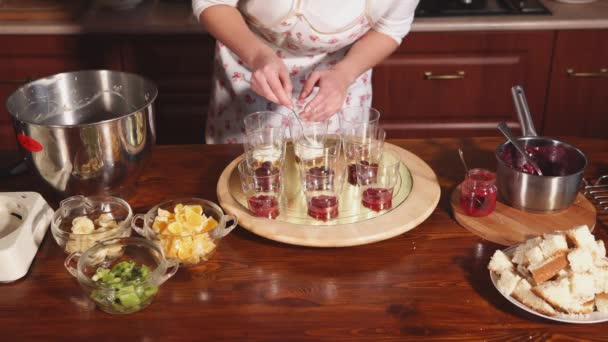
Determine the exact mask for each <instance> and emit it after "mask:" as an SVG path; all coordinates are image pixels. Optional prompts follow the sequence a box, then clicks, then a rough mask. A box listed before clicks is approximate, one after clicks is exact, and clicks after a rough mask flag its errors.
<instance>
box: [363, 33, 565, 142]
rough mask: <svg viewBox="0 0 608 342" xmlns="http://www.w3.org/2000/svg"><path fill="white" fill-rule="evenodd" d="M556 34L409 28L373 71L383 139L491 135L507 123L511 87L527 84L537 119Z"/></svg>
mask: <svg viewBox="0 0 608 342" xmlns="http://www.w3.org/2000/svg"><path fill="white" fill-rule="evenodd" d="M554 35H555V33H554V32H553V31H538V32H450V33H411V34H410V35H408V36H407V37H406V38H405V41H404V43H403V44H402V45H401V46H400V47H399V49H398V50H397V51H396V52H395V53H394V54H393V55H392V56H390V57H389V58H387V59H386V60H385V61H384V62H382V63H381V64H380V65H378V66H377V67H376V68H375V70H374V75H373V85H374V95H373V99H374V100H373V101H374V102H373V105H374V107H376V108H378V109H379V110H380V112H381V113H382V117H381V122H382V125H383V126H384V128H385V129H386V130H387V134H388V136H389V137H390V138H410V137H437V136H475V135H497V134H499V132H498V130H497V129H496V125H497V123H498V122H500V121H507V122H509V123H511V124H512V125H514V126H516V127H517V126H519V125H518V124H517V123H516V122H517V119H516V115H515V110H514V107H513V101H512V98H511V92H510V89H511V87H512V86H513V85H516V84H520V85H522V86H523V87H524V89H525V90H526V93H527V95H528V101H529V105H530V107H531V111H532V112H533V113H534V121H535V123H536V125H537V126H538V127H541V126H540V125H541V124H542V122H543V119H544V118H543V113H544V99H545V95H546V85H547V81H548V79H549V71H550V60H551V52H552V46H553V39H554Z"/></svg>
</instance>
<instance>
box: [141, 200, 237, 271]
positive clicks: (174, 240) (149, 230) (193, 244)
mask: <svg viewBox="0 0 608 342" xmlns="http://www.w3.org/2000/svg"><path fill="white" fill-rule="evenodd" d="M180 204H181V205H184V206H185V205H195V206H197V205H198V206H201V208H202V212H203V214H204V215H205V216H207V217H211V218H213V219H214V220H215V221H216V222H217V225H216V226H215V228H213V229H210V230H205V229H203V231H202V232H200V233H196V234H184V233H182V234H171V233H169V232H168V231H169V229H165V230H164V231H163V232H162V233H157V232H156V231H155V229H153V225H154V221H155V218H156V217H157V216H158V215H159V209H161V210H165V211H169V212H171V213H173V212H174V209H175V207H176V206H177V205H180ZM140 220H142V221H143V226H138V225H137V222H138V221H140ZM229 222H231V223H230V225H228V226H227V224H228V223H229ZM237 224H238V220H237V218H236V217H234V216H232V215H226V214H224V211H223V210H222V208H220V207H219V206H218V205H217V204H215V203H213V202H211V201H207V200H204V199H200V198H178V199H174V200H170V201H166V202H163V203H160V204H158V205H156V206H155V207H153V208H152V209H150V210H149V211H148V212H147V213H146V214H145V215H143V214H136V215H134V216H133V220H132V221H131V227H132V228H133V229H134V230H135V231H136V232H137V233H139V235H141V236H143V237H145V238H146V239H149V240H151V241H154V242H155V243H157V244H158V245H159V246H160V247H161V248H162V249H163V252H164V253H165V255H167V257H169V258H177V259H179V260H180V265H181V266H194V265H198V264H200V263H203V262H205V261H207V260H209V259H210V258H211V257H212V256H213V254H214V252H215V250H216V249H217V246H218V245H219V243H220V240H221V239H222V238H223V237H225V236H226V235H228V234H229V233H230V232H231V231H232V230H233V229H234V228H235V227H236V225H237Z"/></svg>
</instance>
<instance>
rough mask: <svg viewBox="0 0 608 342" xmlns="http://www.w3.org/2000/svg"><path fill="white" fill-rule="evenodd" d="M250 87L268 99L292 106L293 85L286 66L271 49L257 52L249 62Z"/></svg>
mask: <svg viewBox="0 0 608 342" xmlns="http://www.w3.org/2000/svg"><path fill="white" fill-rule="evenodd" d="M251 71H252V73H251V89H252V90H253V91H255V92H256V93H257V94H258V95H260V96H263V97H265V98H267V99H268V100H270V101H272V102H275V103H279V104H282V105H283V106H285V107H288V108H293V102H292V101H291V91H292V90H293V86H292V84H291V79H290V78H289V73H288V72H287V67H286V66H285V63H283V60H281V59H280V58H279V57H278V56H277V55H276V54H275V53H274V51H272V50H269V51H265V52H262V53H258V54H257V55H256V56H255V58H253V60H252V62H251Z"/></svg>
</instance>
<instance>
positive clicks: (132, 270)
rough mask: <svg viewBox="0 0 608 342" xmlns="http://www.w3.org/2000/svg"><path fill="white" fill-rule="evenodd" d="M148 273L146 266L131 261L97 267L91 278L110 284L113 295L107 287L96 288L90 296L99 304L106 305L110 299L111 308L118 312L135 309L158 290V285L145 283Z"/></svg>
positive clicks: (103, 283)
mask: <svg viewBox="0 0 608 342" xmlns="http://www.w3.org/2000/svg"><path fill="white" fill-rule="evenodd" d="M150 273H151V272H150V268H149V267H148V266H146V265H139V264H136V263H135V262H133V261H121V262H119V263H118V264H116V265H114V266H113V267H112V268H111V269H110V268H104V267H99V268H98V269H97V271H96V272H95V275H93V277H91V279H92V280H93V281H94V282H96V283H98V284H101V285H106V286H108V285H109V286H111V288H112V289H113V290H114V291H113V292H114V293H113V294H114V295H113V296H110V295H109V291H108V290H107V289H96V290H94V291H93V292H92V293H91V298H92V299H93V300H94V301H96V302H98V303H99V304H100V305H107V304H108V301H109V300H111V302H112V303H111V305H112V308H113V309H114V310H116V311H118V312H124V313H128V312H134V311H137V310H139V309H141V307H142V306H144V305H145V304H147V303H148V301H149V300H150V299H152V297H153V296H154V295H155V294H156V292H158V286H155V285H150V284H147V280H148V277H149V276H150ZM112 297H113V298H112Z"/></svg>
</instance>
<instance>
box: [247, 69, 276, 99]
mask: <svg viewBox="0 0 608 342" xmlns="http://www.w3.org/2000/svg"><path fill="white" fill-rule="evenodd" d="M251 89H253V91H255V92H256V93H257V94H258V95H261V96H263V97H265V98H267V99H268V100H270V101H272V102H275V103H279V100H278V98H277V97H276V95H275V94H274V92H273V91H272V89H271V87H270V85H269V84H268V81H267V80H266V76H264V74H263V73H261V72H255V73H254V74H253V79H252V82H251Z"/></svg>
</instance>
